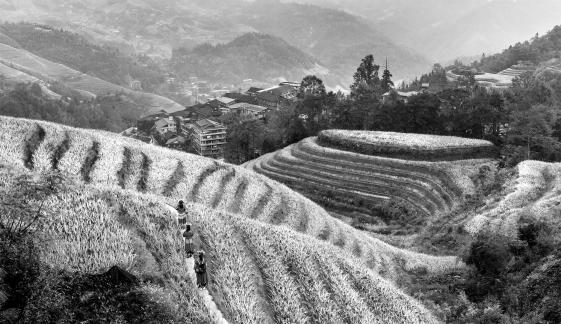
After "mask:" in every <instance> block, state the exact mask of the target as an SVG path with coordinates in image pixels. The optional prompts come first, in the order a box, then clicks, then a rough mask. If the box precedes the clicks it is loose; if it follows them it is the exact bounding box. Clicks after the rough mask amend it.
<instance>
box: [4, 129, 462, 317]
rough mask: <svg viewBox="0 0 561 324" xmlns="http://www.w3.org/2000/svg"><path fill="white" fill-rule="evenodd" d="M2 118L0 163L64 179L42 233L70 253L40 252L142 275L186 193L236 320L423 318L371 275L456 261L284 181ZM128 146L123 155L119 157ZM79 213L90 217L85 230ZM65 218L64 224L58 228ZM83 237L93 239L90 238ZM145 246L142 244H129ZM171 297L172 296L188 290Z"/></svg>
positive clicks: (222, 302)
mask: <svg viewBox="0 0 561 324" xmlns="http://www.w3.org/2000/svg"><path fill="white" fill-rule="evenodd" d="M0 125H1V127H0V129H1V130H2V131H1V133H0V145H1V147H0V149H1V150H2V152H4V154H3V155H2V159H1V160H0V162H1V163H4V164H9V165H11V166H12V167H14V168H17V169H23V168H24V167H27V168H28V169H33V170H34V171H36V172H39V173H47V172H50V171H52V170H53V169H56V170H59V171H61V172H62V173H63V174H65V175H66V178H67V180H68V181H70V182H71V183H73V184H72V185H69V186H67V187H68V192H67V193H64V194H63V196H62V197H63V198H60V197H59V198H56V199H55V198H53V199H55V200H54V201H52V202H50V205H52V206H53V207H52V208H53V209H52V210H53V211H56V210H57V208H60V210H58V211H57V212H56V213H54V214H53V215H55V214H56V216H54V217H53V219H52V220H51V222H52V223H51V225H50V226H49V227H48V228H49V230H51V231H52V232H50V233H49V232H47V233H46V235H53V234H55V233H56V234H57V235H59V236H56V237H57V241H58V240H60V241H58V242H59V243H57V244H56V245H55V246H68V247H73V248H71V249H69V250H70V251H73V250H74V249H75V251H73V252H69V253H66V254H60V253H58V250H55V248H54V247H53V246H49V247H46V248H45V249H46V250H45V260H47V261H49V262H51V263H52V264H58V265H59V266H60V265H63V266H64V267H68V268H69V269H75V270H79V271H99V270H101V269H104V268H106V267H107V266H109V265H110V264H111V263H114V262H117V263H121V264H123V265H125V266H128V267H132V268H133V269H136V271H137V272H140V273H142V272H143V271H144V270H143V268H135V267H136V266H137V265H136V263H137V262H139V261H142V260H143V259H145V260H144V261H142V262H144V263H145V264H152V266H151V267H156V268H161V269H164V268H166V267H167V263H166V264H165V265H163V264H162V262H163V261H165V260H167V259H166V258H164V259H162V258H161V254H162V253H164V252H167V251H170V252H171V251H177V246H176V244H177V242H176V241H175V240H174V239H173V238H172V237H173V235H172V232H173V229H172V228H171V226H170V225H169V222H170V219H169V215H167V214H166V212H165V208H164V207H163V206H164V205H163V203H164V202H169V203H171V204H173V203H175V201H177V200H179V199H183V200H186V201H189V202H191V205H190V208H189V210H190V213H189V217H190V218H191V221H193V223H194V224H196V226H197V227H198V229H197V232H198V233H200V235H201V237H200V242H201V244H202V246H203V247H204V248H205V250H206V251H207V252H209V256H210V260H211V261H210V264H211V270H210V275H211V278H213V279H212V280H213V281H212V283H211V287H212V288H211V292H212V293H213V295H214V296H215V300H216V301H217V303H218V304H219V306H220V308H221V309H222V311H223V312H224V314H225V316H226V317H227V318H228V319H229V320H231V321H234V322H263V321H267V318H270V317H271V316H274V317H275V318H277V319H280V318H287V320H288V322H300V320H301V319H302V318H300V317H298V316H302V317H303V318H308V319H310V320H311V321H312V322H317V321H321V320H322V319H325V320H327V321H328V322H332V321H337V319H338V318H340V317H342V318H343V320H345V321H350V322H356V321H358V322H371V321H372V320H373V319H378V320H386V319H388V318H391V319H392V320H395V322H430V321H433V318H432V317H431V316H430V315H429V314H428V313H427V312H426V310H424V308H423V307H422V306H420V305H419V304H418V303H417V302H416V301H414V300H412V299H410V298H408V297H407V296H405V295H403V294H402V293H400V292H399V290H398V289H397V288H395V286H393V284H392V283H391V281H387V280H386V279H382V277H380V274H382V275H383V276H384V277H386V278H388V279H391V280H400V278H401V277H402V276H403V274H404V273H406V272H407V271H411V270H414V269H419V268H422V269H427V271H428V272H429V273H439V272H442V271H447V269H451V268H456V267H458V266H459V264H457V263H456V262H457V261H456V260H455V258H447V257H432V256H428V255H422V254H418V253H413V252H409V251H406V250H400V249H397V248H394V247H392V246H390V245H387V244H385V243H383V242H381V241H379V240H376V239H373V238H371V237H369V236H367V235H365V234H363V233H361V232H359V231H356V230H354V229H352V228H350V227H349V226H347V225H345V224H343V223H341V222H339V221H337V220H335V219H333V218H331V217H330V216H329V215H328V214H327V213H326V212H325V211H324V210H323V209H321V208H319V207H317V206H316V205H315V204H313V203H312V202H310V201H308V200H307V199H304V198H303V197H301V196H300V195H298V194H296V193H294V192H292V191H290V190H289V189H288V188H286V187H284V186H283V185H280V184H278V183H276V182H274V181H271V180H269V179H267V178H265V177H262V176H258V175H256V174H254V173H253V172H249V171H247V170H244V169H242V168H238V167H234V166H231V165H226V164H218V163H216V162H214V161H212V160H207V159H202V158H200V157H196V156H193V155H189V154H182V153H178V152H173V151H169V150H166V149H162V148H157V147H153V146H149V145H144V144H140V143H139V142H137V141H133V140H130V139H126V138H121V137H118V136H115V135H113V134H109V133H105V132H98V131H87V130H77V129H72V128H68V127H63V126H60V125H55V124H50V123H45V122H33V121H28V120H22V119H13V118H1V119H0ZM66 136H68V138H69V139H70V141H69V142H68V141H67V140H66ZM125 148H128V149H129V150H130V152H129V153H130V154H127V156H129V157H130V158H128V159H123V157H124V151H125ZM123 161H126V162H125V163H126V164H124V163H123ZM85 189H87V190H85ZM234 214H236V215H234ZM64 215H68V216H70V215H80V216H79V218H76V219H73V218H72V217H64ZM91 215H96V217H92V216H91ZM138 215H143V216H142V217H139V216H138ZM73 217H75V216H73ZM83 223H86V224H89V226H88V229H87V231H88V233H89V234H88V233H85V234H84V231H86V229H84V228H83V226H82V225H81V224H83ZM131 223H132V228H131V227H130V226H131ZM138 223H141V224H140V225H139V224H138ZM271 223H272V224H275V225H281V226H270V224H271ZM62 224H67V225H66V226H67V228H71V229H72V230H61V226H63V225H62ZM110 224H113V225H110ZM123 224H124V225H123ZM62 228H64V226H63V227H62ZM92 228H93V229H95V230H91V229H92ZM138 228H142V230H139V229H138ZM160 228H162V229H166V231H167V232H166V233H168V234H165V235H167V236H162V234H161V233H159V232H158V231H159V230H160ZM298 232H299V233H298ZM99 233H105V234H103V235H102V236H99ZM263 233H267V235H263ZM88 235H92V236H95V237H99V239H100V240H102V241H101V242H98V243H96V244H94V245H92V244H91V243H87V242H88V240H87V237H88ZM82 236H84V237H82ZM139 238H140V241H139V240H138V239H139ZM115 241H118V242H121V244H114V243H115ZM142 241H144V243H142ZM322 241H323V242H322ZM76 242H82V243H78V244H76ZM143 244H144V245H146V247H147V249H148V250H149V252H150V253H147V252H146V251H144V252H142V251H140V252H138V251H137V249H138V246H139V245H140V247H141V248H142V246H143ZM88 248H89V249H92V248H93V249H95V250H94V252H93V255H94V256H97V257H91V258H85V253H90V254H92V252H91V251H90V252H88ZM154 249H157V251H154ZM158 249H159V250H158ZM232 250H234V251H235V253H232ZM174 253H177V252H174ZM102 254H103V255H104V257H99V256H101V255H102ZM150 255H152V257H154V260H156V263H154V262H152V261H151V260H152V257H150ZM173 258H176V257H174V256H173V253H172V259H169V260H168V261H166V262H170V263H171V264H172V265H173V264H175V268H173V269H174V270H171V271H170V273H172V274H181V273H182V272H181V271H180V270H179V269H178V266H177V262H178V260H177V259H173ZM215 260H216V261H215ZM162 271H163V270H162ZM145 272H149V271H145ZM164 277H165V275H164ZM353 278H354V279H353ZM359 278H360V279H359ZM177 280H179V281H180V279H177ZM164 287H165V288H163V289H164V290H165V289H168V287H167V285H166V286H164ZM172 288H173V285H172ZM179 295H180V296H179V297H177V296H175V297H174V298H176V297H177V298H187V300H189V297H188V296H187V297H181V294H179ZM324 305H329V306H328V307H325V306H324ZM270 309H272V310H274V311H273V314H270V312H268V311H267V310H270ZM357 309H358V310H359V311H358V312H357V311H356V310H357Z"/></svg>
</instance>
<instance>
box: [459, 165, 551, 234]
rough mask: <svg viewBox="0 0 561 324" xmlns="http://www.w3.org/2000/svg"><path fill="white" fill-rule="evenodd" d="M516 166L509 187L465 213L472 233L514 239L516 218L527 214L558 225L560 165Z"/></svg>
mask: <svg viewBox="0 0 561 324" xmlns="http://www.w3.org/2000/svg"><path fill="white" fill-rule="evenodd" d="M517 169H518V176H517V177H516V178H515V180H514V183H511V185H512V187H513V189H512V188H509V190H508V191H507V192H505V193H504V194H503V195H501V196H499V198H497V199H493V200H490V201H487V203H486V204H485V206H484V207H483V208H481V209H480V210H477V211H476V212H472V213H467V215H468V218H467V220H466V221H465V223H464V228H465V229H466V230H467V232H468V233H470V234H472V235H475V234H477V233H479V232H480V231H482V230H484V229H485V230H492V231H496V232H500V233H502V234H503V235H506V236H508V237H510V238H513V239H514V238H516V237H517V235H518V223H519V221H520V219H521V218H522V217H524V216H527V215H538V217H539V220H540V221H544V222H546V223H550V224H555V227H556V228H558V227H559V226H560V225H561V223H559V219H558V215H559V212H560V211H561V164H560V163H545V162H539V161H524V162H522V163H520V164H519V165H518V166H517ZM504 189H505V190H506V188H504Z"/></svg>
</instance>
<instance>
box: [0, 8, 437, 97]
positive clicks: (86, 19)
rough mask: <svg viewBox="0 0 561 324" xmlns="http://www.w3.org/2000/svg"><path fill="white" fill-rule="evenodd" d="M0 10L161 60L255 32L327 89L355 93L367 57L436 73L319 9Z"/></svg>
mask: <svg viewBox="0 0 561 324" xmlns="http://www.w3.org/2000/svg"><path fill="white" fill-rule="evenodd" d="M0 7H1V8H3V9H2V11H3V12H2V13H3V19H4V20H7V21H20V20H26V21H37V22H44V23H48V24H49V25H52V26H55V27H62V28H65V29H69V30H72V31H75V32H78V33H80V34H82V35H86V36H87V37H90V38H91V39H95V40H96V41H97V42H103V43H107V44H111V45H114V46H118V47H119V48H120V49H121V50H125V51H131V52H132V51H134V52H138V53H144V54H147V55H150V56H152V57H160V58H170V57H171V55H172V52H173V49H174V48H187V49H193V48H194V47H196V46H198V45H201V44H206V43H210V44H214V45H216V44H223V43H227V42H229V41H231V40H233V39H235V38H236V37H239V36H240V35H243V34H246V33H248V32H261V33H266V34H271V35H274V36H276V37H280V38H282V39H284V40H286V41H287V42H288V43H289V44H291V45H293V46H295V47H297V48H299V49H300V50H302V51H303V52H305V53H307V54H309V55H312V56H313V57H315V58H316V59H315V60H316V61H320V62H322V63H323V64H324V65H325V66H326V68H328V69H329V70H330V74H329V76H328V77H327V79H326V83H327V84H328V85H331V86H335V85H341V86H344V87H348V85H349V83H350V81H351V77H352V75H353V73H354V71H355V69H356V67H357V66H358V64H359V63H360V59H361V58H362V57H364V56H365V55H367V54H374V56H375V57H376V59H377V60H378V63H380V62H382V61H384V59H385V57H386V56H390V55H391V57H389V59H390V61H391V62H394V64H395V65H394V66H395V69H394V70H393V71H392V72H393V74H394V76H395V78H403V77H408V76H413V75H417V74H418V73H420V72H424V71H426V70H427V69H428V68H429V67H430V62H429V61H428V60H427V59H425V58H424V57H423V56H421V55H419V54H418V53H416V52H414V51H413V50H410V49H407V48H404V47H400V46H396V45H395V44H394V43H393V42H392V41H391V40H389V39H388V38H386V37H384V35H382V34H381V33H378V32H377V31H376V30H375V29H374V28H372V26H371V24H370V23H369V22H367V21H366V20H363V19H360V18H358V17H356V16H353V15H351V14H348V13H344V12H341V11H337V10H331V9H325V8H320V7H317V6H303V5H297V4H283V3H280V2H279V1H274V0H258V1H255V2H250V1H242V0H227V1H218V0H212V1H204V0H161V1H157V0H94V1H87V2H85V1H79V0H23V1H20V0H0ZM345 53H352V54H353V55H352V56H347V55H344V54H345ZM240 59H241V60H244V59H246V58H240ZM341 59H343V61H341Z"/></svg>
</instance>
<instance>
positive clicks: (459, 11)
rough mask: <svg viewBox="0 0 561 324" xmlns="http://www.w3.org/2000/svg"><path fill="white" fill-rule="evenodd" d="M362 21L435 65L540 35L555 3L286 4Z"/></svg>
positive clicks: (355, 0) (344, 0) (328, 0)
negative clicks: (332, 10)
mask: <svg viewBox="0 0 561 324" xmlns="http://www.w3.org/2000/svg"><path fill="white" fill-rule="evenodd" d="M291 2H299V3H311V4H315V5H319V6H324V7H329V8H338V9H341V10H345V11H347V12H350V13H353V14H356V15H358V16H361V17H362V18H364V19H366V20H368V21H369V22H370V23H371V25H372V26H373V28H374V29H376V30H378V31H379V32H381V33H383V34H384V35H385V36H387V37H389V38H391V40H392V41H393V42H395V43H397V44H401V45H407V46H410V47H412V48H414V49H415V50H416V51H418V52H420V53H423V54H424V55H427V56H428V57H430V58H431V59H432V60H435V61H445V60H450V59H453V58H455V57H459V56H471V55H476V54H477V55H481V54H482V53H487V54H489V53H494V52H499V51H501V50H503V49H504V48H506V47H508V46H509V45H510V44H512V43H515V42H517V41H520V40H524V39H529V38H530V37H532V36H534V35H535V34H536V32H538V33H540V34H543V33H545V32H546V31H548V30H550V29H551V28H552V27H553V26H555V25H556V24H558V23H559V22H560V19H561V16H560V15H559V13H560V12H561V2H560V1H557V0H540V1H532V0H516V1H515V0H491V1H489V0H470V1H462V0H446V1H442V0H426V1H408V0H292V1H291Z"/></svg>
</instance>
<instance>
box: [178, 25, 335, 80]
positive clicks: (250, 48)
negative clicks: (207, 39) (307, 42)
mask: <svg viewBox="0 0 561 324" xmlns="http://www.w3.org/2000/svg"><path fill="white" fill-rule="evenodd" d="M171 69H172V70H173V71H174V72H175V73H177V74H178V75H180V76H183V77H188V76H191V75H197V76H199V77H202V78H207V79H210V80H221V81H223V82H230V83H240V82H241V81H242V80H243V79H246V78H253V79H257V80H262V81H269V82H271V81H273V80H274V79H277V78H284V79H287V80H301V79H302V78H303V77H304V76H306V74H310V73H311V72H314V73H315V74H318V75H320V76H321V75H322V74H325V73H327V69H325V68H321V66H320V64H319V62H317V61H316V60H315V59H314V58H313V57H311V56H310V55H308V54H306V53H304V52H302V51H301V50H299V49H298V48H296V47H294V46H291V45H290V44H288V43H287V42H286V41H284V40H283V39H280V38H278V37H274V36H270V35H265V34H260V33H247V34H244V35H242V36H240V37H238V38H236V39H234V40H233V41H231V42H229V43H226V44H219V45H210V44H203V45H200V46H197V47H195V48H194V49H192V50H188V49H184V48H181V49H176V50H174V52H173V57H172V60H171ZM318 72H319V73H318Z"/></svg>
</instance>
